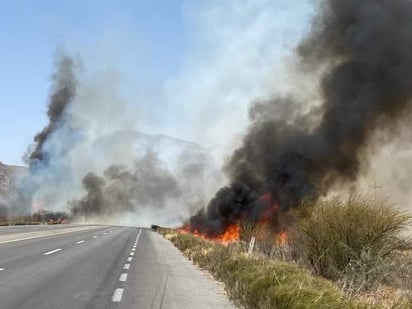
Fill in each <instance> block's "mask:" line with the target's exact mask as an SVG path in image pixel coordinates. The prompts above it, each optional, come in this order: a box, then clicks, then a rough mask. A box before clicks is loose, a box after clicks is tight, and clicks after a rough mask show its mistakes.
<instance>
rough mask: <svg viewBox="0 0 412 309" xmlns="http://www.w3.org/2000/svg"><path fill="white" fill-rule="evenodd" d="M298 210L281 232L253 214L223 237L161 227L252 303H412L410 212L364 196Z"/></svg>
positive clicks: (373, 305)
mask: <svg viewBox="0 0 412 309" xmlns="http://www.w3.org/2000/svg"><path fill="white" fill-rule="evenodd" d="M298 209H299V210H298V211H296V212H295V213H294V219H293V220H292V221H293V224H291V225H290V226H289V227H288V229H287V230H281V231H280V232H279V230H276V229H273V228H272V227H271V226H270V225H267V224H262V223H261V222H260V223H259V222H258V223H256V222H252V221H247V220H246V221H245V220H244V221H241V222H239V224H238V225H237V228H236V229H235V228H230V229H229V231H230V233H229V232H228V233H226V232H225V233H224V234H222V235H221V236H218V237H207V236H205V235H203V234H200V233H194V234H191V233H189V231H188V230H185V229H183V230H182V229H181V230H180V231H179V230H177V231H176V230H174V231H172V230H161V231H160V232H161V233H163V234H165V233H169V235H168V239H170V240H171V241H172V242H173V243H174V244H175V245H176V246H177V247H178V248H179V249H180V250H182V251H183V252H184V253H185V254H186V255H187V256H188V257H189V258H190V259H192V260H193V261H194V262H195V263H197V264H199V265H200V266H201V267H202V268H205V269H207V270H209V271H210V272H211V273H212V274H213V275H214V276H215V277H216V278H217V279H218V280H221V281H223V282H225V283H226V286H227V290H228V293H229V295H230V296H231V297H232V298H233V299H234V300H235V301H236V302H237V303H239V304H240V305H242V306H244V307H245V308H411V307H412V250H411V249H412V245H411V241H410V239H407V238H405V237H402V236H400V235H401V232H402V231H403V230H404V229H405V228H406V227H407V226H408V224H410V223H411V220H412V216H411V215H410V214H408V213H405V212H401V211H399V210H398V209H396V208H394V207H392V206H391V205H389V204H388V203H387V202H386V201H375V200H369V199H367V198H364V197H362V196H351V197H350V198H348V199H347V200H344V201H341V200H337V199H333V200H328V201H311V200H307V201H304V202H303V203H302V205H301V206H300V208H298ZM292 221H291V222H292ZM171 231H172V232H171ZM233 231H236V233H232V232H233ZM182 232H184V233H182ZM228 235H232V236H231V237H229V238H228V237H227V236H228ZM233 235H235V237H234V236H233ZM252 236H253V237H254V238H255V239H256V244H255V247H254V251H253V254H252V255H250V256H249V255H247V254H246V252H247V245H248V242H249V240H250V239H251V237H252ZM311 274H312V275H311ZM314 276H315V277H314ZM319 276H321V277H324V278H325V279H328V280H324V279H320V277H319ZM329 280H330V281H329Z"/></svg>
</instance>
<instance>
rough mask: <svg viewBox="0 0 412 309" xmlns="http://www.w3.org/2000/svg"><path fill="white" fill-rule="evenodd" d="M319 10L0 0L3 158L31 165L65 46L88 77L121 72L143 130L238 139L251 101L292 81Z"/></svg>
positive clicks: (264, 2)
mask: <svg viewBox="0 0 412 309" xmlns="http://www.w3.org/2000/svg"><path fill="white" fill-rule="evenodd" d="M311 12H312V6H311V5H310V1H309V0H298V1H286V0H271V1H269V0H254V1H253V0H238V1H234V0H227V1H217V0H211V1H201V0H198V1H188V0H187V1H185V0H163V1H162V0H150V1H148V0H146V1H143V0H122V1H112V0H89V1H86V0H71V1H69V0H66V1H63V0H62V1H52V0H42V1H34V0H28V1H27V0H26V1H22V0H0V26H1V29H2V30H1V31H0V42H2V48H1V49H0V94H1V96H0V161H2V162H3V163H6V164H18V165H21V164H23V161H22V157H23V154H24V153H25V151H26V149H27V147H28V146H29V145H30V144H31V143H32V139H33V136H34V135H35V134H36V132H39V131H40V130H41V129H42V127H44V126H45V125H46V124H47V118H46V110H47V97H48V93H49V87H50V76H51V74H52V72H53V70H54V56H55V54H56V50H59V49H60V50H61V49H64V50H65V51H66V52H67V53H69V54H71V55H74V56H75V57H78V58H79V59H81V62H82V64H83V66H84V67H85V71H87V74H85V75H87V76H88V78H87V79H88V80H90V79H93V77H94V76H96V75H99V74H100V75H104V74H107V72H110V74H112V73H113V72H115V74H116V76H117V77H118V78H117V79H116V80H117V83H118V84H119V85H118V86H117V87H116V90H115V91H118V92H119V93H120V94H121V95H122V96H123V97H125V98H126V99H127V100H128V101H129V102H130V104H131V105H138V106H139V108H138V109H137V110H138V111H139V112H137V114H136V122H139V124H140V125H139V128H140V129H141V130H142V131H144V132H147V133H164V134H168V135H172V136H174V137H177V138H181V139H185V140H190V141H194V142H196V143H198V144H200V145H202V146H205V147H207V148H209V149H211V151H212V152H213V151H214V149H223V148H225V147H223V148H222V145H227V144H230V145H232V143H236V139H239V134H241V132H242V130H243V129H244V128H245V126H247V106H248V104H249V102H250V101H251V100H253V99H254V98H257V97H265V96H268V95H270V94H271V93H273V92H275V91H277V90H278V89H277V88H282V81H283V83H287V81H286V82H285V77H284V75H282V74H283V73H281V71H282V64H283V61H284V59H286V58H285V57H287V55H288V53H290V52H291V51H293V46H294V44H295V43H296V41H297V40H298V39H299V38H300V37H301V35H302V33H304V31H305V29H307V27H308V25H309V19H310V15H311ZM281 77H282V78H281ZM85 79H86V78H85ZM286 79H287V78H286ZM283 86H284V85H283ZM222 135H224V136H225V138H221V139H220V138H219V137H221V136H222ZM225 149H226V148H225ZM216 153H217V155H218V156H221V155H222V151H220V150H219V151H217V152H216Z"/></svg>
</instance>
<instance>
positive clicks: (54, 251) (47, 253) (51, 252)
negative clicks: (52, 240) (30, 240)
mask: <svg viewBox="0 0 412 309" xmlns="http://www.w3.org/2000/svg"><path fill="white" fill-rule="evenodd" d="M59 251H61V249H54V250H52V251H49V252H45V253H43V255H49V254H53V253H56V252H59Z"/></svg>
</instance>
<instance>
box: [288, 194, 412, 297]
mask: <svg viewBox="0 0 412 309" xmlns="http://www.w3.org/2000/svg"><path fill="white" fill-rule="evenodd" d="M410 222H411V216H410V215H409V214H407V213H404V212H401V211H400V210H398V209H396V208H394V207H392V206H390V205H388V204H387V203H386V202H385V201H378V202H375V201H371V200H369V199H367V198H364V197H361V196H351V197H350V198H349V199H347V200H345V201H339V200H337V199H332V200H327V201H319V202H314V201H305V202H304V203H303V205H302V207H301V211H300V219H299V222H298V229H297V230H298V231H297V238H296V241H297V242H298V243H299V247H300V250H301V254H302V255H303V256H304V257H305V258H306V260H307V261H308V262H309V264H310V265H311V267H312V269H313V271H314V272H315V273H316V274H318V275H322V276H324V277H326V278H329V279H334V280H336V279H338V280H340V279H345V280H346V279H348V278H349V280H350V282H349V283H350V284H349V285H351V286H352V285H354V286H356V287H357V288H360V289H363V288H369V287H371V286H372V285H373V284H374V283H376V282H379V281H381V280H383V279H384V278H385V276H386V275H387V274H389V269H390V268H391V266H392V265H391V264H392V263H391V257H392V256H393V255H394V254H396V253H397V252H399V251H400V250H404V249H406V248H408V246H409V245H410V243H409V242H408V241H407V240H404V239H401V238H400V236H399V234H400V232H401V231H402V230H404V229H405V228H406V227H407V225H408V224H409V223H410Z"/></svg>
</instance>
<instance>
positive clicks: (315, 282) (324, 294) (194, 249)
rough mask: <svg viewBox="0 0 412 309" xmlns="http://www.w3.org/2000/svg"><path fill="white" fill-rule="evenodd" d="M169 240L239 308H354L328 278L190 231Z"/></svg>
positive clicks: (175, 235)
mask: <svg viewBox="0 0 412 309" xmlns="http://www.w3.org/2000/svg"><path fill="white" fill-rule="evenodd" d="M170 240H171V241H172V243H173V244H174V245H175V246H176V247H177V248H179V249H180V250H181V251H183V252H184V253H185V254H186V255H187V256H188V257H189V258H190V259H191V260H193V261H194V262H195V263H196V264H198V265H199V266H200V267H202V268H204V269H207V270H208V271H210V272H211V273H212V274H213V275H214V277H215V278H216V279H218V280H221V281H223V282H224V283H225V285H226V289H227V292H228V294H229V296H230V297H231V298H232V299H233V300H234V301H235V302H236V303H237V304H239V305H241V306H242V307H243V308H253V309H258V308H262V309H266V308H275V309H281V308H302V309H303V308H355V305H354V304H352V303H350V302H349V301H346V300H345V299H344V297H343V295H342V293H341V292H340V291H339V290H338V289H337V288H336V287H335V286H334V285H333V284H332V283H331V282H329V281H327V280H325V279H322V278H318V277H313V276H311V275H310V274H309V273H308V272H307V271H305V270H303V269H300V268H299V267H298V266H296V265H294V264H289V263H285V262H279V261H276V260H273V259H267V258H262V257H257V256H254V257H253V256H248V255H246V254H245V253H244V248H243V250H242V246H241V245H237V244H232V245H229V246H224V245H221V244H218V243H214V242H210V241H206V240H203V239H201V238H199V237H195V236H193V235H191V234H179V233H177V234H174V236H173V237H171V238H170Z"/></svg>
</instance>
